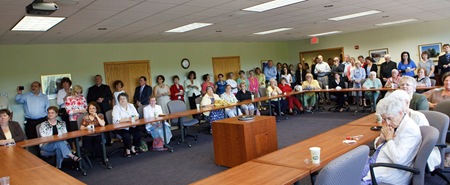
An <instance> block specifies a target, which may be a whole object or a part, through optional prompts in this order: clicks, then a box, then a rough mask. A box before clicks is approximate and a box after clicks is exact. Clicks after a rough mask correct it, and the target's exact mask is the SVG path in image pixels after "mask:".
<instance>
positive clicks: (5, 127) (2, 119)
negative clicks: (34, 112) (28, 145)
mask: <svg viewBox="0 0 450 185" xmlns="http://www.w3.org/2000/svg"><path fill="white" fill-rule="evenodd" d="M0 126H1V127H2V129H1V130H0V145H1V146H3V145H14V144H15V143H16V142H20V141H23V140H24V139H25V134H24V133H23V130H22V128H21V127H20V125H19V123H17V122H15V121H11V112H10V111H9V110H8V109H1V110H0Z"/></svg>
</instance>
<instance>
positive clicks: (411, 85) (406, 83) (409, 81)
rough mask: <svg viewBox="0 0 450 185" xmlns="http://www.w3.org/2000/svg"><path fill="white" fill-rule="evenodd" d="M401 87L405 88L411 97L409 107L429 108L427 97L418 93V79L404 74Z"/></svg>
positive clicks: (417, 108)
mask: <svg viewBox="0 0 450 185" xmlns="http://www.w3.org/2000/svg"><path fill="white" fill-rule="evenodd" d="M398 85H399V87H400V89H403V90H405V91H406V92H407V93H408V95H409V96H408V97H409V98H410V100H411V101H410V104H409V108H411V109H413V110H428V109H429V108H430V107H429V105H428V101H427V97H425V96H424V95H422V94H419V93H416V87H417V81H416V80H415V79H414V78H413V77H410V76H402V77H401V78H400V81H399V84H398Z"/></svg>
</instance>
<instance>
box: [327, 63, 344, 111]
mask: <svg viewBox="0 0 450 185" xmlns="http://www.w3.org/2000/svg"><path fill="white" fill-rule="evenodd" d="M333 77H334V80H331V81H330V88H332V89H336V90H340V89H342V88H345V82H344V80H342V79H341V75H339V73H337V72H336V73H334V74H333ZM332 95H334V96H335V97H336V103H337V107H336V109H335V111H338V110H339V112H343V111H344V110H345V109H344V104H345V96H344V95H345V93H344V92H333V94H332Z"/></svg>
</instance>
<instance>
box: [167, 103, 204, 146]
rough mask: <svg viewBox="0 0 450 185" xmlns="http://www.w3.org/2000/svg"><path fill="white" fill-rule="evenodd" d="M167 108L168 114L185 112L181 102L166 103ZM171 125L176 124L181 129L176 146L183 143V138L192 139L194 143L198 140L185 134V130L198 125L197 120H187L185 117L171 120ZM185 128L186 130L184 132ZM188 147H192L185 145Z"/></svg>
mask: <svg viewBox="0 0 450 185" xmlns="http://www.w3.org/2000/svg"><path fill="white" fill-rule="evenodd" d="M167 107H168V108H169V113H170V114H173V113H177V112H184V111H186V104H185V103H184V102H183V101H181V100H173V101H170V102H169V103H167ZM171 121H172V123H174V124H178V125H179V127H180V129H181V139H180V140H179V141H178V144H180V143H185V140H184V138H185V137H186V136H187V137H193V138H194V140H195V141H196V140H197V139H198V136H197V135H191V134H187V131H186V130H187V128H189V127H192V126H194V125H196V124H197V123H199V121H198V120H197V119H194V118H187V117H180V118H178V119H172V120H171ZM185 128H186V130H185ZM186 144H187V145H188V146H189V147H191V146H192V145H191V144H190V143H186Z"/></svg>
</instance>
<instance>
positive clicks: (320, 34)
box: [308, 31, 342, 37]
mask: <svg viewBox="0 0 450 185" xmlns="http://www.w3.org/2000/svg"><path fill="white" fill-rule="evenodd" d="M341 32H342V31H330V32H325V33H317V34H312V35H308V36H310V37H318V36H324V35H331V34H336V33H341Z"/></svg>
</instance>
